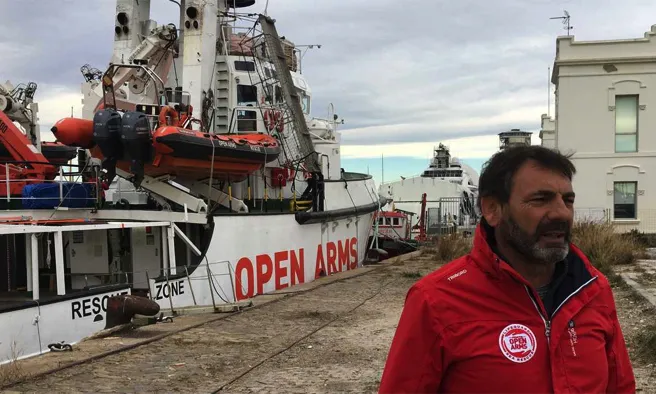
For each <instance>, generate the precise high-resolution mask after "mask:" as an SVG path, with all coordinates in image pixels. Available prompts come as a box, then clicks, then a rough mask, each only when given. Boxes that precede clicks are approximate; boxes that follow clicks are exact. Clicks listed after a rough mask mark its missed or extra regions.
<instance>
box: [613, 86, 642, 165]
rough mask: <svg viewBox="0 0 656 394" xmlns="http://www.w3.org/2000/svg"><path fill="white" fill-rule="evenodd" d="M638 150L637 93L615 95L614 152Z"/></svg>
mask: <svg viewBox="0 0 656 394" xmlns="http://www.w3.org/2000/svg"><path fill="white" fill-rule="evenodd" d="M637 151H638V95H623V96H615V152H637Z"/></svg>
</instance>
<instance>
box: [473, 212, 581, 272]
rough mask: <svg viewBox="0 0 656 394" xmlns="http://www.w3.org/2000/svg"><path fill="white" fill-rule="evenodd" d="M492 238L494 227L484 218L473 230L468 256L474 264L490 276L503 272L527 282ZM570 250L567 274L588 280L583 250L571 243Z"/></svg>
mask: <svg viewBox="0 0 656 394" xmlns="http://www.w3.org/2000/svg"><path fill="white" fill-rule="evenodd" d="M495 245H496V240H495V238H494V228H493V227H492V226H490V225H489V224H488V223H487V222H486V221H485V219H484V218H481V220H480V222H479V223H478V225H477V226H476V231H475V232H474V243H473V247H472V250H471V252H470V256H471V257H472V258H473V260H474V261H475V262H476V264H477V265H478V266H479V267H480V268H481V269H482V270H483V271H484V272H485V273H487V274H488V275H489V276H490V277H492V278H495V279H501V275H502V274H504V273H506V274H507V273H510V274H511V275H512V276H513V277H515V279H519V280H520V281H521V282H522V283H524V284H528V282H527V281H526V280H525V279H524V278H522V277H521V276H520V275H519V274H518V273H517V271H515V270H514V269H513V268H512V266H511V265H510V264H509V263H508V262H507V260H506V259H505V258H504V256H503V255H501V253H500V252H499V251H498V249H497V248H496V246H495ZM569 246H570V252H569V255H568V256H567V262H568V264H567V275H570V276H574V279H575V282H576V283H582V282H585V281H587V280H589V279H590V278H591V277H592V276H593V275H592V272H591V270H592V265H591V264H590V262H589V260H588V258H587V257H586V256H585V255H584V254H583V252H582V251H581V250H580V249H579V248H578V247H576V245H574V244H573V243H570V244H569Z"/></svg>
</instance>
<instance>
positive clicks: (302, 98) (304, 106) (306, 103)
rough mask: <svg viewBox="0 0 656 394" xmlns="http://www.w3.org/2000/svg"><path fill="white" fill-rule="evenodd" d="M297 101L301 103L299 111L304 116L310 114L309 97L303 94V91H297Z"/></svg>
mask: <svg viewBox="0 0 656 394" xmlns="http://www.w3.org/2000/svg"><path fill="white" fill-rule="evenodd" d="M298 99H299V101H300V102H301V109H302V110H303V113H304V114H306V115H309V114H310V96H308V95H307V94H305V92H304V91H302V90H300V89H298Z"/></svg>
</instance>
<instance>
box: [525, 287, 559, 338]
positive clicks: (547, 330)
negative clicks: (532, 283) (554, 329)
mask: <svg viewBox="0 0 656 394" xmlns="http://www.w3.org/2000/svg"><path fill="white" fill-rule="evenodd" d="M524 288H525V289H526V293H527V294H528V297H529V298H530V299H531V302H532V303H533V306H535V310H536V311H538V314H539V315H540V317H541V318H542V321H543V322H544V335H545V336H546V337H547V343H549V342H550V341H551V320H550V319H547V318H546V317H545V316H544V314H543V313H542V311H541V310H540V306H539V305H538V303H537V302H535V298H534V297H533V295H532V294H531V290H530V289H529V288H528V286H526V285H524ZM561 305H562V304H561Z"/></svg>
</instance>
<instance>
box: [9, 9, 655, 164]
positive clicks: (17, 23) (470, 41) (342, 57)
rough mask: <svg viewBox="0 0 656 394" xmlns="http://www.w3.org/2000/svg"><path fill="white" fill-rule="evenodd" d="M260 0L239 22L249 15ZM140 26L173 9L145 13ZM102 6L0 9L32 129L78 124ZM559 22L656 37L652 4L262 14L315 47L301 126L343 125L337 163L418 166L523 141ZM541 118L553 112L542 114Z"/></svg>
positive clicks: (95, 58) (108, 20)
mask: <svg viewBox="0 0 656 394" xmlns="http://www.w3.org/2000/svg"><path fill="white" fill-rule="evenodd" d="M265 3H266V1H265V0H260V1H259V2H258V3H257V4H256V5H255V6H253V7H250V8H248V9H246V10H248V11H250V12H261V11H262V10H263V9H264V5H265ZM151 7H152V10H151V18H153V19H155V20H157V21H158V22H160V23H169V22H173V23H176V24H177V20H178V17H177V12H178V7H177V5H175V4H174V3H171V2H170V1H168V0H151ZM114 9H115V2H114V1H113V0H57V1H54V0H0V15H2V20H3V29H2V30H3V31H2V34H0V56H1V58H2V63H1V64H2V65H1V66H0V79H2V80H3V81H4V80H7V79H9V80H11V81H12V82H13V83H14V84H16V83H19V82H27V81H35V82H37V83H38V84H39V89H38V91H37V96H36V98H37V100H38V102H39V103H40V109H41V116H40V118H41V122H42V127H43V128H44V129H46V130H47V129H49V128H50V126H51V125H52V124H53V123H54V122H55V121H56V120H58V119H59V118H61V117H64V116H68V115H69V114H70V108H71V106H74V110H75V111H76V113H77V114H78V115H79V114H80V110H81V104H80V99H81V94H80V84H81V83H82V82H83V78H82V74H81V73H80V72H79V68H80V66H82V65H83V64H85V63H90V64H91V65H92V66H94V67H97V68H99V69H101V70H104V67H105V66H106V64H107V62H108V61H109V57H110V55H111V51H112V44H113V35H114V32H113V30H114V21H113V19H114V13H115V12H114ZM563 9H566V10H567V11H569V13H570V14H571V15H572V20H571V23H572V25H573V26H574V30H573V34H574V35H575V37H576V39H577V40H596V39H612V38H639V37H643V35H644V32H645V31H648V30H649V28H650V26H651V25H652V24H656V3H655V2H653V1H652V0H624V1H619V2H618V1H610V0H569V1H565V0H405V1H399V0H270V1H269V6H268V11H269V14H270V15H271V16H273V17H274V18H275V19H276V20H277V27H278V31H279V32H280V34H281V35H285V36H286V37H287V38H288V39H290V40H292V41H294V42H295V43H297V44H321V45H322V47H321V49H313V50H309V51H308V52H307V54H306V55H305V57H304V59H303V70H304V74H305V75H306V76H307V78H308V79H309V83H310V84H311V87H312V90H313V95H314V101H313V113H314V114H315V115H319V116H326V115H327V111H328V104H329V103H331V102H332V103H333V104H334V105H335V107H336V111H337V113H338V114H339V115H340V116H342V117H343V118H344V119H345V124H344V126H342V131H343V143H344V147H343V149H342V153H343V155H344V157H346V158H349V157H350V158H355V157H369V158H374V157H376V158H379V157H380V155H381V153H384V154H385V156H386V157H391V156H408V157H420V158H427V157H430V155H431V148H432V146H433V145H436V144H437V143H438V142H440V141H442V142H447V143H449V144H450V146H451V149H452V153H453V154H455V155H458V156H460V157H464V158H486V157H488V156H489V155H490V154H491V153H493V152H494V151H496V149H497V147H498V142H497V138H496V134H497V133H499V132H501V131H505V130H508V129H510V128H520V129H523V130H526V131H533V132H535V133H536V135H535V136H534V143H537V132H538V130H539V126H540V115H541V114H542V113H546V112H547V67H549V66H551V65H552V63H553V57H554V53H555V42H556V37H557V36H558V35H565V34H566V32H565V30H563V25H562V24H561V21H560V20H549V17H555V16H561V15H562V13H563ZM552 108H553V106H552Z"/></svg>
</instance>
